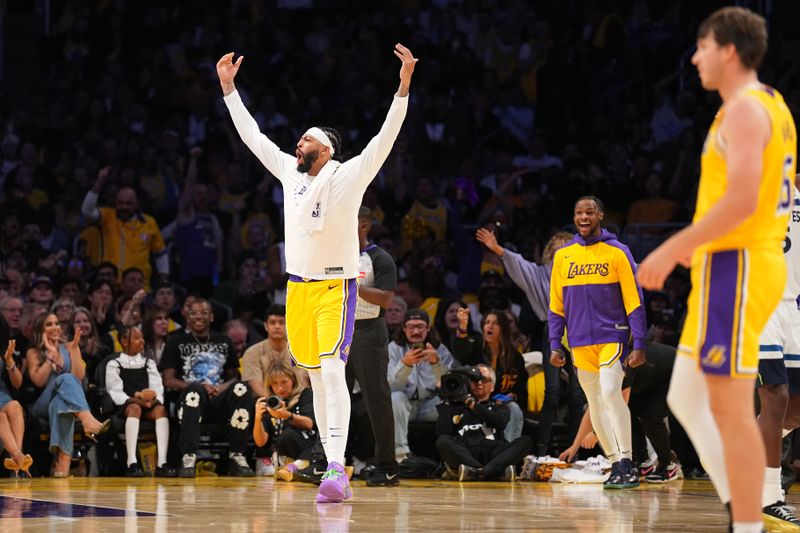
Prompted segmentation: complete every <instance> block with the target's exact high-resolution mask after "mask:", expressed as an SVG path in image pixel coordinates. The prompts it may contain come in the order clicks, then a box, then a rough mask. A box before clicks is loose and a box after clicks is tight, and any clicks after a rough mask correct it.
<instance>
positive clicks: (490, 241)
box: [475, 228, 504, 257]
mask: <svg viewBox="0 0 800 533" xmlns="http://www.w3.org/2000/svg"><path fill="white" fill-rule="evenodd" d="M475 238H476V239H477V240H478V242H479V243H481V244H483V245H484V246H486V247H487V248H488V249H489V250H491V251H492V252H494V253H495V254H497V255H499V256H500V257H502V256H503V253H504V250H503V248H502V247H501V246H500V245H499V244H497V237H496V236H495V234H494V232H493V231H489V230H488V229H486V228H478V231H477V232H476V233H475Z"/></svg>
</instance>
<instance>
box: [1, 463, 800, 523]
mask: <svg viewBox="0 0 800 533" xmlns="http://www.w3.org/2000/svg"><path fill="white" fill-rule="evenodd" d="M353 488H354V494H355V498H354V499H353V501H352V502H348V503H344V504H326V505H317V504H315V503H314V496H315V495H316V487H314V486H312V485H306V484H301V483H285V482H276V481H274V480H273V478H252V479H237V478H224V477H219V478H197V479H194V480H179V479H174V480H169V479H168V480H161V479H159V480H154V479H149V478H148V479H132V480H129V479H126V478H70V479H50V478H43V479H34V480H20V481H17V480H13V479H6V480H2V481H0V532H2V533H16V532H20V531H52V532H58V533H73V532H74V533H79V532H80V533H84V532H86V533H89V532H105V531H112V532H115V533H133V532H145V531H148V532H149V531H155V532H157V533H162V532H167V531H234V532H242V533H244V532H254V533H258V532H268V531H292V532H294V531H321V532H325V533H348V532H356V531H378V532H381V533H390V532H398V533H399V532H406V531H424V532H426V533H429V532H435V531H460V530H471V531H482V532H486V531H580V532H608V533H612V532H613V533H625V532H633V531H681V532H695V531H696V532H707V531H725V528H726V527H727V516H726V514H725V512H724V510H723V508H722V507H721V506H720V504H719V501H718V500H717V497H716V495H715V493H714V492H713V489H712V487H711V484H710V483H708V482H702V481H674V482H671V483H668V484H665V485H648V484H643V485H642V486H641V487H639V488H637V489H634V490H625V491H613V490H603V488H602V486H600V485H564V484H555V483H532V482H516V483H514V484H511V483H502V482H497V483H464V484H460V483H457V482H450V481H403V482H402V484H401V486H400V487H398V488H371V487H366V486H365V485H364V483H363V482H361V481H356V482H354V483H353ZM788 500H789V503H790V504H791V503H797V502H798V501H800V498H798V497H797V496H796V495H792V496H790V497H788Z"/></svg>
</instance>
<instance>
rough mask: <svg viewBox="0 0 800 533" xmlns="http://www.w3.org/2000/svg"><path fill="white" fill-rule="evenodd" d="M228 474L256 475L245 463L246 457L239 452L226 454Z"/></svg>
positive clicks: (239, 475) (240, 475)
mask: <svg viewBox="0 0 800 533" xmlns="http://www.w3.org/2000/svg"><path fill="white" fill-rule="evenodd" d="M228 475H229V476H231V477H256V473H255V472H253V469H252V468H250V465H249V464H247V459H245V458H244V455H242V454H241V453H231V454H229V455H228Z"/></svg>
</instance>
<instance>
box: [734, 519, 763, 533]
mask: <svg viewBox="0 0 800 533" xmlns="http://www.w3.org/2000/svg"><path fill="white" fill-rule="evenodd" d="M762 531H764V523H763V522H734V523H733V533H761V532H762Z"/></svg>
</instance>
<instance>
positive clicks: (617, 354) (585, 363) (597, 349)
mask: <svg viewBox="0 0 800 533" xmlns="http://www.w3.org/2000/svg"><path fill="white" fill-rule="evenodd" d="M626 356H627V348H626V346H625V345H624V344H622V343H621V342H609V343H606V344H590V345H588V346H577V347H576V346H573V347H572V364H573V365H575V367H576V368H580V369H581V370H585V371H586V372H599V371H600V368H602V367H606V366H611V365H613V364H614V363H615V362H617V361H624V360H625V357H626Z"/></svg>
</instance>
